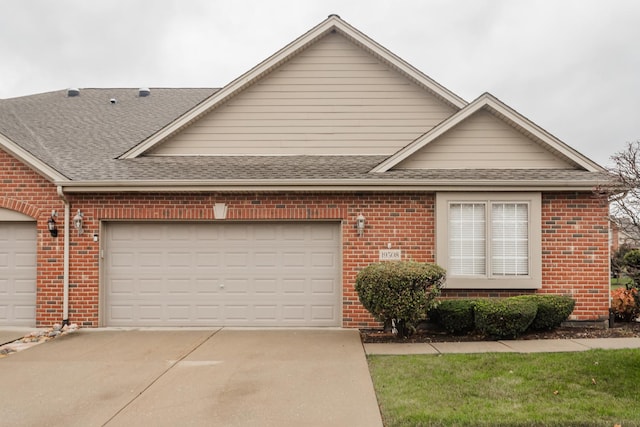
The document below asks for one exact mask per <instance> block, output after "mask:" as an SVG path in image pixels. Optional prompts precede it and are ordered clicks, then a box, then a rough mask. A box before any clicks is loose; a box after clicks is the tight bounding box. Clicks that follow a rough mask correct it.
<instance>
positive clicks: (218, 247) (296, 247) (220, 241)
mask: <svg viewBox="0 0 640 427" xmlns="http://www.w3.org/2000/svg"><path fill="white" fill-rule="evenodd" d="M147 228H151V229H155V230H153V232H149V230H145V229H147ZM122 229H130V231H129V232H127V233H124V232H122ZM169 229H171V230H169ZM106 230H107V233H106V235H107V257H110V256H112V255H115V256H120V255H121V253H120V251H121V248H120V247H121V246H122V247H123V248H122V249H126V250H127V251H128V252H129V253H132V255H128V256H127V259H128V260H129V263H128V264H126V263H125V262H124V261H122V262H117V263H115V262H112V261H107V262H105V263H104V265H105V266H106V271H105V276H106V283H105V286H106V289H105V297H104V298H105V302H104V304H105V305H106V307H105V310H104V313H105V316H104V323H106V324H107V325H113V326H136V325H138V326H154V325H169V326H189V325H207V326H225V325H228V326H251V325H261V326H309V325H314V326H339V325H340V322H341V319H340V295H341V282H340V264H339V262H338V260H339V258H338V254H339V251H340V227H339V225H338V224H337V223H333V224H332V223H226V224H220V223H216V224H211V223H209V224H206V223H155V224H154V223H129V224H125V223H117V224H107V227H106ZM158 230H164V231H161V232H160V231H158ZM124 234H127V235H130V236H147V237H148V236H165V238H164V239H160V240H159V241H157V242H155V243H154V245H153V246H149V245H148V244H147V241H146V240H144V241H135V240H133V241H125V240H114V239H111V238H110V236H111V235H114V236H121V235H124ZM167 236H177V238H175V239H174V238H172V239H169V238H168V237H167ZM185 236H188V238H187V239H184V237H185ZM329 236H330V238H329ZM124 277H128V278H131V280H133V282H134V285H133V286H131V285H129V284H125V283H123V282H120V283H119V282H118V280H121V279H122V278H124ZM122 288H125V289H134V290H133V291H132V292H129V293H126V292H123V289H122ZM153 303H157V304H153ZM114 305H115V306H118V307H123V306H127V305H129V306H131V308H130V309H127V310H124V309H122V308H120V309H119V311H118V312H114V311H113V309H112V308H113V306H114ZM328 307H330V308H331V309H329V308H328ZM125 311H126V312H127V313H126V314H125Z"/></svg>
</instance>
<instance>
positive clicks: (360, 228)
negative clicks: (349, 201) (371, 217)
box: [355, 214, 365, 236]
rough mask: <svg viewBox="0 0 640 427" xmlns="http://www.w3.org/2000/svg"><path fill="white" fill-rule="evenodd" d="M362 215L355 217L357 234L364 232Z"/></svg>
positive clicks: (360, 234)
mask: <svg viewBox="0 0 640 427" xmlns="http://www.w3.org/2000/svg"><path fill="white" fill-rule="evenodd" d="M364 222H365V219H364V216H363V215H362V214H360V215H358V216H357V217H356V226H355V228H356V231H357V232H358V236H362V235H363V234H364Z"/></svg>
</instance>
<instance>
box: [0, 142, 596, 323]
mask: <svg viewBox="0 0 640 427" xmlns="http://www.w3.org/2000/svg"><path fill="white" fill-rule="evenodd" d="M0 167H1V172H0V176H1V179H2V183H3V185H2V191H1V192H0V207H3V208H8V209H13V210H16V211H18V212H22V213H24V214H26V215H29V216H31V217H33V218H34V219H36V220H37V227H38V249H39V250H38V258H37V262H38V273H37V280H38V298H37V324H38V326H48V325H51V324H52V323H55V322H59V321H60V320H61V319H62V294H63V255H64V253H63V242H64V240H63V239H64V230H63V214H64V204H63V202H62V201H61V200H60V198H59V197H58V196H57V194H56V191H55V187H54V186H53V185H52V184H50V183H48V182H47V181H46V180H45V179H43V178H42V177H40V176H39V175H37V174H35V173H34V172H32V171H31V170H30V169H28V168H26V167H24V166H23V165H22V164H21V163H20V162H18V161H16V160H14V159H13V158H12V157H10V156H7V155H6V154H4V153H3V152H0ZM67 197H68V199H69V201H70V202H71V205H72V206H71V216H72V217H73V215H74V214H75V212H76V210H77V209H81V211H82V212H83V213H84V230H85V232H84V234H82V235H77V233H76V232H75V230H73V229H72V230H71V235H70V258H71V262H70V276H69V287H70V291H69V292H70V293H69V302H70V305H69V318H70V321H71V322H75V323H78V324H80V325H81V326H85V327H95V326H99V318H98V316H99V303H100V292H99V286H98V284H99V245H100V243H99V242H94V240H93V234H94V233H99V232H100V230H99V228H100V221H109V220H144V219H148V220H213V209H212V205H213V204H214V203H216V202H224V203H226V204H227V205H228V216H227V220H240V221H242V220H246V221H255V220H274V219H275V220H335V221H341V223H342V233H343V239H342V242H343V243H342V252H343V254H342V255H343V264H342V277H343V325H344V326H345V327H359V328H365V327H376V326H379V325H378V324H377V323H376V322H375V321H374V320H373V319H372V318H371V316H370V315H369V314H368V313H367V312H366V311H365V310H364V309H363V307H362V306H361V305H360V303H359V301H358V297H357V295H356V293H355V291H354V287H353V285H354V282H355V277H356V274H357V272H358V271H359V270H360V269H361V268H363V267H364V266H366V265H368V264H369V263H371V262H375V261H377V258H378V251H379V250H380V249H385V248H387V246H388V244H389V243H390V244H391V246H392V248H394V249H401V250H402V256H403V258H404V259H408V258H411V259H415V260H417V261H426V262H433V261H434V260H435V251H434V248H435V234H434V233H435V231H434V230H435V207H434V203H435V197H434V195H433V194H429V193H410V192H405V193H387V192H385V193H374V194H371V193H289V194H287V193H275V192H272V193H250V192H243V193H235V194H228V193H168V194H155V193H154V194H151V193H149V194H145V193H128V194H92V195H82V194H68V195H67ZM54 209H55V210H57V211H58V212H59V215H60V216H59V217H58V227H59V229H60V234H59V235H58V237H57V238H53V237H51V236H50V235H49V232H48V231H47V219H48V218H49V215H50V213H51V210H54ZM607 213H608V211H607V207H606V206H604V205H602V204H601V202H600V201H598V200H596V199H593V198H592V197H591V194H590V193H584V194H578V193H560V194H544V195H543V200H542V250H543V254H542V262H543V265H542V269H543V288H542V289H541V291H540V292H545V293H560V294H569V295H573V296H574V297H575V298H577V299H578V300H579V302H578V304H577V306H576V309H575V311H574V313H573V317H574V318H575V319H595V318H606V317H607V316H608V307H609V286H608V283H609V277H608V274H609V268H608V262H609V259H608V249H607V248H608V223H607ZM359 214H362V215H364V216H365V218H366V230H365V233H364V235H363V236H358V235H357V233H356V230H355V228H354V225H355V218H356V217H357V216H358V215H359ZM522 293H525V292H521V291H513V290H498V291H497V290H486V291H482V290H473V291H462V290H445V293H444V295H445V296H446V297H476V296H496V297H497V296H510V295H516V294H522Z"/></svg>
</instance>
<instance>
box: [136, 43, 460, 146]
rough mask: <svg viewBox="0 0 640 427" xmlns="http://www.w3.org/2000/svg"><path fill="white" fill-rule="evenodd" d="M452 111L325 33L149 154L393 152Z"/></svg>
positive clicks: (364, 53) (374, 59)
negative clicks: (324, 35) (319, 38)
mask: <svg viewBox="0 0 640 427" xmlns="http://www.w3.org/2000/svg"><path fill="white" fill-rule="evenodd" d="M453 112H454V110H453V109H452V108H451V107H449V106H448V105H447V104H445V103H444V102H442V101H441V100H439V99H438V98H436V97H435V96H434V95H432V94H431V93H429V92H427V91H426V90H424V89H422V88H420V87H419V86H418V85H416V84H414V83H412V82H411V81H409V80H408V79H407V78H405V77H404V76H403V75H401V74H400V73H399V72H397V71H395V70H394V69H392V68H391V67H390V66H389V65H387V64H386V63H383V62H382V61H380V60H379V59H377V58H376V57H374V56H373V55H371V54H369V53H368V52H366V51H365V50H363V49H361V48H359V47H358V46H356V45H354V44H353V43H351V42H350V41H348V40H347V39H346V38H344V37H343V36H341V35H338V34H329V35H327V36H326V37H325V38H323V39H321V40H319V41H318V42H317V43H315V44H314V45H312V46H310V47H309V48H308V49H306V50H305V51H303V52H301V53H300V54H298V55H297V56H295V57H293V58H292V59H291V60H290V61H288V62H286V63H285V64H283V65H282V66H281V67H280V68H278V69H276V70H274V71H273V72H272V73H270V74H269V75H267V76H266V77H265V78H263V79H262V80H260V81H259V82H258V83H256V84H255V85H253V86H251V87H249V88H248V89H246V90H245V91H243V92H242V93H240V94H239V95H237V96H235V97H234V98H232V99H230V100H229V101H227V102H226V103H225V104H223V105H222V106H220V107H218V108H217V109H216V110H214V111H212V112H211V113H209V114H208V115H206V116H204V117H203V118H201V119H200V120H198V121H196V122H195V123H193V124H192V125H191V126H189V127H188V128H187V129H185V130H184V131H183V132H181V133H179V134H178V135H176V136H174V137H173V138H171V139H170V140H168V141H167V142H165V143H163V144H161V145H160V146H159V147H157V148H156V149H154V150H152V151H151V152H149V153H147V154H148V155H244V154H248V155H288V154H317V155H329V154H333V155H339V154H344V155H347V154H349V155H359V154H362V155H391V154H393V153H394V152H396V151H397V150H399V149H400V148H402V147H404V146H405V145H407V144H409V143H410V142H411V141H413V140H414V139H416V138H417V137H418V136H420V135H422V134H423V133H425V132H427V131H429V130H430V129H431V128H433V127H434V126H435V125H437V124H438V123H440V122H441V121H442V120H444V119H445V118H447V117H448V116H450V115H451V114H452V113H453Z"/></svg>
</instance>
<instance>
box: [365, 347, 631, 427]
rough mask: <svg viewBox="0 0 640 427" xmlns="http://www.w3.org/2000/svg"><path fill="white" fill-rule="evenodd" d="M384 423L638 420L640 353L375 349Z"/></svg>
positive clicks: (373, 364)
mask: <svg viewBox="0 0 640 427" xmlns="http://www.w3.org/2000/svg"><path fill="white" fill-rule="evenodd" d="M369 366H370V370H371V375H372V378H373V383H374V386H375V389H376V394H377V396H378V402H379V404H380V408H381V411H382V416H383V420H384V423H385V426H386V427H396V426H411V427H418V426H608V427H613V426H614V425H616V424H620V425H622V427H632V426H640V405H639V404H638V402H639V401H640V352H639V351H638V350H606V351H605V350H590V351H587V352H578V353H532V354H513V353H484V354H446V355H438V356H434V355H418V356H415V355H414V356H370V357H369Z"/></svg>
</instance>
